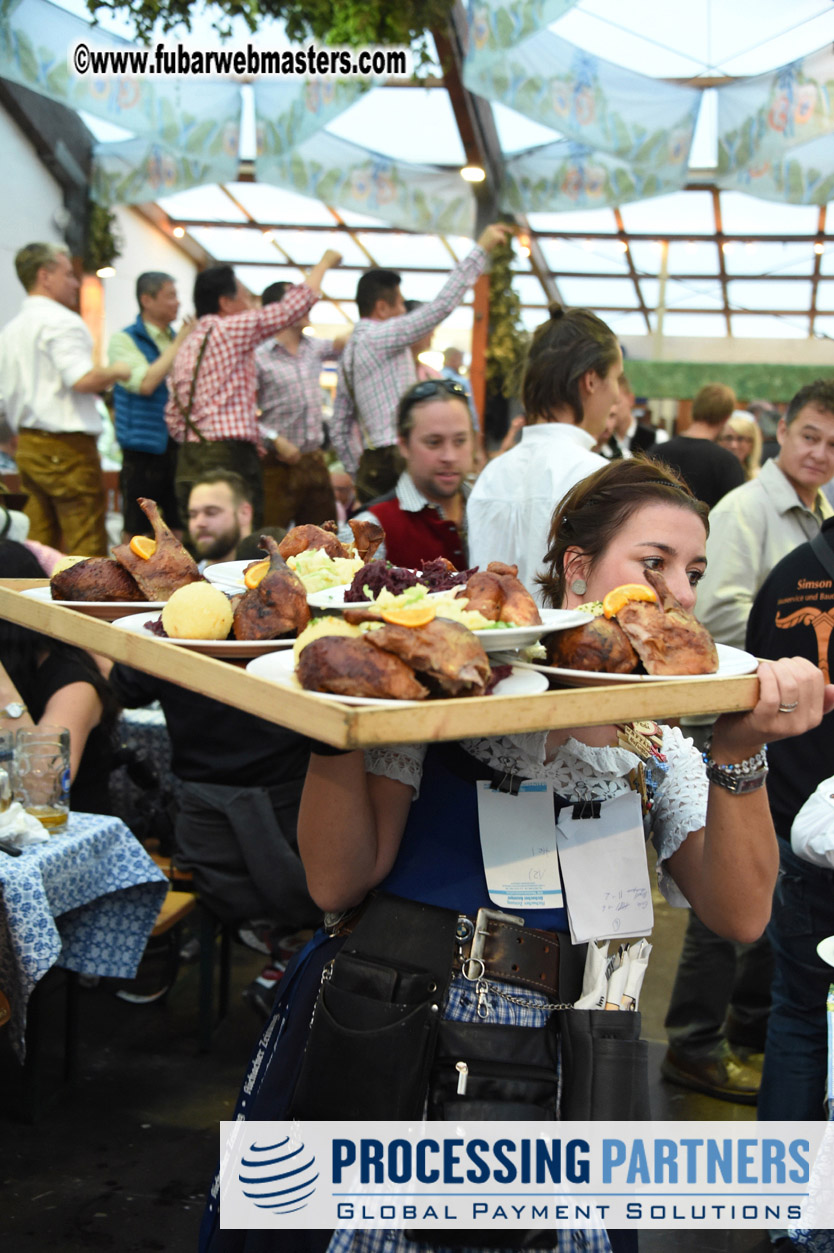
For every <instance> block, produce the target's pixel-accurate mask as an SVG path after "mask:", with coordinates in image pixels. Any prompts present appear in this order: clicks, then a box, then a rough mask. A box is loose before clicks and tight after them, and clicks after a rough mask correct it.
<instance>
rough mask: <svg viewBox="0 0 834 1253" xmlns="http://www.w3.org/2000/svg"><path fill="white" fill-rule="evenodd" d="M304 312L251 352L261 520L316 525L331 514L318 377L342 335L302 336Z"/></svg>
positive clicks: (267, 299) (280, 291) (271, 296)
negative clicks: (261, 453) (263, 450)
mask: <svg viewBox="0 0 834 1253" xmlns="http://www.w3.org/2000/svg"><path fill="white" fill-rule="evenodd" d="M288 287H289V283H272V284H270V286H269V287H267V289H266V291H265V292H264V293H263V295H262V296H261V305H263V306H264V307H265V306H266V305H271V304H274V303H275V302H276V301H278V300H283V298H284V296H285V294H286V291H287V288H288ZM309 325H310V319H309V318H308V316H307V314H306V313H305V314H304V315H303V317H300V318H299V319H298V321H297V322H293V324H292V326H288V327H286V328H285V329H284V330H283V331H279V332H278V334H277V335H276V336H275V338H274V339H271V340H269V342H268V343H265V344H261V346H260V347H259V348H258V349H257V351H256V352H255V365H256V368H257V372H258V405H259V407H260V410H261V417H260V422H259V427H260V432H261V439H262V440H263V441H264V443H265V444H266V446H267V455H266V459H265V461H264V464H263V476H264V522H265V523H266V525H267V526H283V527H288V526H289V525H290V523H291V522H293V523H295V525H296V526H301V525H303V524H304V523H308V522H309V523H312V524H313V525H314V526H321V524H322V523H323V522H327V521H328V520H329V519H331V518H335V517H336V498H335V496H334V495H333V486H332V484H331V482H330V473H329V471H328V468H327V462H326V461H325V459H324V455H323V453H322V451H321V450H322V446H323V444H324V424H323V421H322V405H321V401H322V393H321V384H320V382H319V376H320V374H321V368H322V364H323V362H325V361H332V360H334V359H335V358H336V357H338V355H339V353H340V352H341V351H342V348H343V347H344V343H345V341H344V339H343V338H341V339H336V340H332V339H317V338H314V337H312V336H309V335H305V334H303V332H304V329H305V327H308V326H309Z"/></svg>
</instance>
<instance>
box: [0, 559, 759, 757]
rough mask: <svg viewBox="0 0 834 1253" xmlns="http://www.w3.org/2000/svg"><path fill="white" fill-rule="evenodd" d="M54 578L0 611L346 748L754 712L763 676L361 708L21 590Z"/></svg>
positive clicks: (6, 592) (24, 583) (5, 594)
mask: <svg viewBox="0 0 834 1253" xmlns="http://www.w3.org/2000/svg"><path fill="white" fill-rule="evenodd" d="M43 582H45V580H44V581H33V580H22V579H0V617H2V618H8V619H11V620H12V621H15V622H18V623H20V625H21V626H27V627H31V628H32V629H33V630H35V631H42V632H43V633H44V634H45V635H51V636H53V637H54V638H56V639H60V640H66V641H68V642H70V643H72V644H78V645H79V646H80V647H82V648H88V649H90V650H92V651H93V652H97V653H102V654H103V655H104V656H105V657H110V658H112V659H113V660H114V661H122V662H124V663H125V664H126V665H129V666H134V667H135V668H136V669H137V670H144V671H146V672H147V673H148V674H153V675H156V676H158V677H159V678H163V679H168V680H170V681H171V682H173V683H178V684H180V686H182V687H185V688H188V689H190V690H191V691H194V692H202V693H203V695H205V696H211V697H213V698H214V699H215V700H218V701H221V702H222V703H223V704H226V705H233V706H235V707H236V708H238V709H243V710H245V711H246V712H247V713H251V714H254V715H256V716H257V717H260V718H265V719H267V721H269V722H277V723H278V724H279V725H280V726H285V727H289V728H291V729H292V730H294V731H299V732H300V733H301V734H303V735H310V736H313V737H314V738H315V739H319V740H324V741H326V742H327V743H329V744H334V745H336V746H338V747H340V748H363V747H368V746H370V745H373V744H397V743H400V744H401V743H426V742H430V741H432V740H458V739H465V738H467V737H471V736H476V735H477V736H482V735H484V736H492V735H508V734H513V733H518V732H520V731H542V730H554V729H557V728H559V727H579V726H595V725H597V726H602V725H606V724H608V723H612V722H629V721H636V720H639V719H642V718H649V719H669V718H680V717H686V716H689V715H696V714H720V713H727V712H733V711H737V710H746V709H752V708H753V706H754V705H755V703H756V701H757V699H758V691H759V680H758V678H757V677H756V675H744V676H742V677H740V678H739V677H737V678H714V679H700V680H699V681H698V682H691V681H688V680H686V679H670V680H669V681H668V682H666V681H664V682H656V683H634V684H625V683H616V684H615V683H612V684H610V685H605V686H601V687H594V688H562V689H560V690H558V691H550V692H542V693H541V694H540V695H536V696H475V697H469V698H467V699H450V700H433V701H426V702H406V701H403V702H402V703H401V705H400V706H398V707H396V708H394V707H387V706H370V705H369V706H367V707H362V706H354V705H344V704H341V703H340V702H339V701H337V700H326V699H322V698H321V697H320V696H312V695H310V694H309V693H307V692H303V691H300V690H299V691H297V692H296V691H293V690H292V689H291V688H287V687H284V686H282V685H281V684H278V683H273V682H271V681H270V680H269V679H260V678H256V677H255V676H254V675H251V674H247V673H246V671H245V670H242V669H240V668H239V667H238V666H236V665H231V664H229V663H228V662H226V661H216V660H215V659H214V658H211V657H202V656H199V655H197V654H196V653H193V652H191V651H190V650H188V649H186V648H182V647H181V646H180V645H178V644H172V643H169V642H167V641H166V640H162V639H156V638H154V637H153V636H152V635H150V634H149V635H148V637H147V639H145V638H143V637H142V636H139V635H135V634H133V633H131V632H128V631H123V630H119V629H118V628H116V627H114V626H112V625H111V624H110V623H108V622H100V621H97V620H95V619H93V618H91V617H89V616H87V615H85V614H82V613H79V612H78V611H77V610H75V609H65V608H62V607H61V606H59V605H52V604H44V603H40V602H38V601H35V600H32V599H31V598H28V597H25V596H21V595H20V591H21V590H22V589H23V588H25V587H33V586H40V585H42V583H43Z"/></svg>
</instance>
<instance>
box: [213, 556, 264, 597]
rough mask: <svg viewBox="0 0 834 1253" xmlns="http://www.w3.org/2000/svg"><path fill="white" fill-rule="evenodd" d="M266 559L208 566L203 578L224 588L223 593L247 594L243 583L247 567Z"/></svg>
mask: <svg viewBox="0 0 834 1253" xmlns="http://www.w3.org/2000/svg"><path fill="white" fill-rule="evenodd" d="M265 560H266V557H265V556H264V557H250V558H249V560H248V561H218V562H216V563H215V564H214V565H213V566H206V568H205V570H204V571H203V577H204V578H206V579H208V581H209V583H216V584H217V585H218V586H219V587H222V589H223V591H224V592H225V591H232V592H245V591H246V590H247V588H246V584H245V583H244V582H243V572H244V570H245V569H246V567H247V566H252V565H254V564H255V562H256V561H265Z"/></svg>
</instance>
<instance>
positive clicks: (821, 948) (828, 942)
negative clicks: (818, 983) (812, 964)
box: [817, 935, 834, 966]
mask: <svg viewBox="0 0 834 1253" xmlns="http://www.w3.org/2000/svg"><path fill="white" fill-rule="evenodd" d="M817 952H818V953H819V955H820V957H821V958H822V960H823V961H824V962H828V964H829V966H834V935H829V936H828V937H827V939H825V940H820V942H819V944H818V945H817Z"/></svg>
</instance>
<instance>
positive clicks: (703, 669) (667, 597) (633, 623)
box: [617, 570, 718, 674]
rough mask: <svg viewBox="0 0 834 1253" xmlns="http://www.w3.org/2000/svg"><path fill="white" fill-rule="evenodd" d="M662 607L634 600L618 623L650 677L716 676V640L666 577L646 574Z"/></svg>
mask: <svg viewBox="0 0 834 1253" xmlns="http://www.w3.org/2000/svg"><path fill="white" fill-rule="evenodd" d="M646 580H647V582H649V583H650V584H651V586H652V587H653V588H654V590H655V591H656V592H657V596H658V600H659V602H660V603H659V604H655V603H653V602H652V601H646V600H630V601H629V602H628V603H627V604H626V605H624V606H623V608H622V609H621V610H620V611H619V613H618V614H617V621H618V622H619V624H620V626H621V627H622V628H623V630H624V631H625V633H626V635H627V636H628V638H629V640H630V641H631V643H632V644H633V646H634V648H635V649H636V651H637V653H638V655H639V657H640V660H641V661H642V663H643V665H644V666H645V668H646V673H647V674H715V672H716V670H717V669H718V652H717V650H716V647H715V643H714V641H713V638H712V636H711V635H710V633H709V631H708V630H707V629H706V627H703V626H701V624H700V622H698V621H697V620H696V619H695V618H694V617H693V616H692V614H691V613H688V612H687V610H686V609H684V608H683V606H682V605H681V603H680V601H679V600H678V599H677V597H676V596H674V595H673V594H672V593H671V592H670V591H669V588H668V587H667V586H666V581H665V579H664V578H663V575H662V574H659V573H658V572H657V571H656V570H647V571H646Z"/></svg>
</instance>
